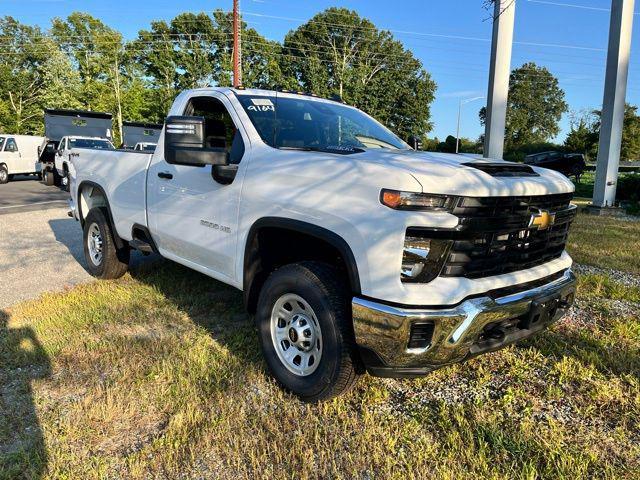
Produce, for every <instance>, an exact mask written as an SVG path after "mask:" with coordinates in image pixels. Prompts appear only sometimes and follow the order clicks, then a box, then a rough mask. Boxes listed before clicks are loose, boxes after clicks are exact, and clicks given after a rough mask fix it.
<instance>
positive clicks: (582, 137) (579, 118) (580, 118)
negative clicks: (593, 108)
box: [564, 112, 599, 160]
mask: <svg viewBox="0 0 640 480" xmlns="http://www.w3.org/2000/svg"><path fill="white" fill-rule="evenodd" d="M572 117H573V118H572V119H571V130H570V131H569V133H568V134H567V138H566V139H565V141H564V149H565V150H566V151H567V152H570V153H582V154H583V155H585V156H586V158H587V159H588V160H595V158H596V154H597V151H598V130H599V127H597V126H596V124H595V121H596V120H595V119H594V112H589V113H586V114H582V115H575V114H574V115H572ZM596 128H598V130H596Z"/></svg>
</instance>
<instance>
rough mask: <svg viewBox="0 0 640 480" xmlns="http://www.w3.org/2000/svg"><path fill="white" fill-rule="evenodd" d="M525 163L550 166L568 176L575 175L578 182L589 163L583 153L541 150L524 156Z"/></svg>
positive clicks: (543, 166) (544, 166)
mask: <svg viewBox="0 0 640 480" xmlns="http://www.w3.org/2000/svg"><path fill="white" fill-rule="evenodd" d="M524 163H525V164H527V165H533V166H534V167H542V168H548V169H550V170H555V171H556V172H560V173H562V174H563V175H565V176H567V177H575V179H576V182H579V181H580V177H581V176H582V174H583V173H584V171H585V168H586V166H587V163H586V162H585V160H584V155H583V154H581V153H563V152H555V151H551V152H540V153H533V154H531V155H527V156H526V157H524Z"/></svg>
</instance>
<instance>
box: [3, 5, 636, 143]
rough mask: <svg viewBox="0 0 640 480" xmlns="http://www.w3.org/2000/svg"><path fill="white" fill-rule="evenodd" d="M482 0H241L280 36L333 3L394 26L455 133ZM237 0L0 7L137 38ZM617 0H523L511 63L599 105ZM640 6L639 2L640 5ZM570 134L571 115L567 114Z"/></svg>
mask: <svg viewBox="0 0 640 480" xmlns="http://www.w3.org/2000/svg"><path fill="white" fill-rule="evenodd" d="M482 3H483V1H482V0H449V1H443V0H424V1H419V0H405V1H398V2H390V1H388V0H387V1H383V0H350V1H338V0H334V1H325V0H304V1H300V0H297V1H296V0H241V9H242V11H243V12H244V19H245V21H247V22H248V23H249V24H250V26H252V27H254V28H255V29H256V30H258V31H259V32H260V33H261V34H262V35H264V36H265V37H267V38H270V39H274V40H282V38H283V37H284V35H285V34H286V33H287V32H288V31H289V30H291V29H294V28H296V27H297V26H298V25H299V24H301V23H303V21H305V20H307V19H308V18H310V17H311V16H313V14H314V13H316V12H318V11H321V10H323V9H324V8H327V7H329V6H343V7H347V8H350V9H353V10H356V11H357V12H358V13H359V14H360V15H362V16H364V17H367V18H369V19H370V20H372V21H373V22H374V23H375V24H376V25H377V26H378V27H380V28H385V29H389V30H391V31H392V33H393V34H394V36H395V37H396V38H397V39H398V40H401V41H402V42H403V43H404V44H405V46H406V47H407V48H408V49H410V50H411V51H413V53H414V54H415V55H416V56H417V57H418V58H419V59H420V60H421V61H422V62H423V64H424V66H425V68H426V69H427V70H428V71H429V72H430V73H431V74H432V75H433V78H434V79H435V80H436V82H437V84H438V91H437V94H436V101H435V102H434V104H433V106H432V119H433V121H434V130H433V132H432V133H431V134H432V135H437V136H438V137H440V138H444V137H445V136H446V135H448V134H455V128H456V119H457V109H458V101H459V100H460V99H468V98H473V97H477V96H485V95H486V89H487V75H488V63H489V49H490V38H491V22H490V21H489V20H488V17H489V13H488V12H487V11H486V10H484V9H483V8H482ZM231 4H232V0H208V1H204V0H181V1H179V2H176V1H175V0H153V1H148V0H137V1H131V0H128V1H123V0H110V1H105V0H0V5H1V6H2V10H1V11H0V15H12V16H14V17H15V18H17V19H18V20H20V21H22V22H25V23H29V24H38V25H40V26H42V27H45V28H46V27H48V26H49V24H50V20H51V18H53V17H55V16H59V17H64V16H66V15H68V14H69V13H71V12H73V11H76V10H80V11H85V12H89V13H91V14H92V15H94V16H96V17H98V18H100V19H102V20H103V21H104V22H105V23H107V24H108V25H110V26H112V27H114V28H116V29H118V30H119V31H121V32H122V33H123V34H124V35H125V37H127V38H133V37H135V36H136V33H137V32H138V30H140V29H143V28H147V27H148V25H149V22H150V21H151V20H155V19H160V18H164V19H171V18H173V17H174V16H175V15H176V14H178V13H180V12H183V11H191V12H200V11H211V10H213V9H215V8H224V9H230V8H231ZM610 5H611V2H610V0H517V10H516V27H515V37H514V40H515V44H514V49H513V58H512V66H519V65H521V64H523V63H524V62H527V61H535V62H536V63H538V64H540V65H545V66H546V67H548V68H549V69H550V70H551V71H552V72H553V73H554V74H555V75H556V76H557V77H558V78H559V80H560V85H561V87H562V88H563V89H564V90H565V92H566V99H567V102H568V103H569V105H570V109H571V110H575V111H581V110H586V109H593V108H600V106H601V104H602V89H603V84H604V70H605V58H606V47H607V38H608V28H609V12H608V9H609V8H610ZM639 9H640V6H636V10H637V11H639ZM635 21H636V25H635V27H634V33H635V35H634V39H633V43H632V53H631V66H630V74H629V90H628V95H627V99H628V101H629V102H630V103H633V104H640V85H639V84H638V80H639V79H640V66H639V65H638V62H637V58H638V57H637V50H638V49H637V48H636V47H638V43H639V42H640V38H638V35H637V33H638V25H637V24H638V21H640V16H639V15H638V14H636V16H635ZM484 102H485V100H484V99H479V100H476V101H474V102H472V103H469V104H467V105H465V106H464V107H463V115H462V134H463V136H467V137H471V138H476V137H477V136H478V135H479V134H480V133H482V127H481V126H480V124H479V122H478V110H479V109H480V107H481V106H482V105H483V104H484ZM562 127H563V132H562V133H561V134H560V135H559V140H562V139H563V138H564V135H565V134H566V132H567V130H568V128H569V115H565V116H564V118H563V120H562Z"/></svg>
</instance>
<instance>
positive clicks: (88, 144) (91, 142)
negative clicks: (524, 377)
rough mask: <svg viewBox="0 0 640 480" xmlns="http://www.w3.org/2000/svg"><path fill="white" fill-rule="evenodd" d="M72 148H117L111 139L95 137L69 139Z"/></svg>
mask: <svg viewBox="0 0 640 480" xmlns="http://www.w3.org/2000/svg"><path fill="white" fill-rule="evenodd" d="M71 148H91V149H94V150H115V149H114V147H113V145H112V144H111V142H110V141H109V140H99V139H93V138H75V139H70V140H69V149H71Z"/></svg>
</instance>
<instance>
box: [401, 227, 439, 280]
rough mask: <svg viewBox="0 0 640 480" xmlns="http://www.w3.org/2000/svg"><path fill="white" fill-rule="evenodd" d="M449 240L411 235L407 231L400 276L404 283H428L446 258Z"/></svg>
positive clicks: (437, 272)
mask: <svg viewBox="0 0 640 480" xmlns="http://www.w3.org/2000/svg"><path fill="white" fill-rule="evenodd" d="M450 248H451V241H448V240H434V239H431V238H423V237H419V236H413V235H412V234H411V232H410V231H407V236H406V237H405V240H404V251H403V253H402V268H401V271H400V278H401V280H402V281H403V282H405V283H428V282H430V281H431V280H433V279H434V278H436V277H437V276H438V275H440V271H441V270H442V266H443V265H444V262H445V261H446V259H447V255H448V254H449V249H450Z"/></svg>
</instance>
